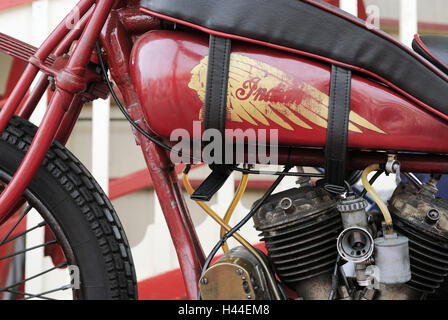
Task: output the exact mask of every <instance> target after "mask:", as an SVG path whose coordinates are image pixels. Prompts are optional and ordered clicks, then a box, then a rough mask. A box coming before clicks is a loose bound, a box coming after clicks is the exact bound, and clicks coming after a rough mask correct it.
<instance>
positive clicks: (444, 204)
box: [389, 184, 448, 294]
mask: <svg viewBox="0 0 448 320" xmlns="http://www.w3.org/2000/svg"><path fill="white" fill-rule="evenodd" d="M433 192H434V191H432V192H431V191H430V190H428V189H425V188H422V189H421V190H416V189H415V187H414V186H412V185H409V184H401V185H399V186H398V187H397V189H396V190H395V192H394V194H393V196H392V198H391V199H390V201H389V207H390V210H391V213H392V216H393V219H394V228H395V229H396V231H398V232H399V233H400V234H401V235H403V236H406V237H408V238H409V258H410V262H411V273H412V278H411V280H410V281H409V282H408V286H410V287H412V288H414V289H416V290H418V291H420V292H423V293H427V294H442V293H443V291H444V290H446V289H445V287H446V283H447V282H448V201H447V200H445V199H441V198H435V197H434V194H433Z"/></svg>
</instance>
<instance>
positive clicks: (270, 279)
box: [182, 167, 284, 296]
mask: <svg viewBox="0 0 448 320" xmlns="http://www.w3.org/2000/svg"><path fill="white" fill-rule="evenodd" d="M189 170H190V168H189V167H186V168H185V170H184V172H183V174H182V181H183V183H184V186H185V189H186V190H187V192H188V193H189V194H190V195H191V194H193V192H194V189H193V187H192V186H191V184H190V181H189V180H188V171H189ZM196 203H197V204H198V205H199V206H200V207H201V208H202V209H204V211H205V212H206V213H207V214H208V215H209V216H210V217H211V218H212V219H213V220H215V221H216V222H217V223H218V224H219V225H220V226H221V228H224V229H225V230H226V231H230V230H231V229H232V228H231V227H230V226H229V225H228V224H227V223H226V222H224V221H223V220H222V219H221V218H220V217H219V215H218V214H217V213H216V212H215V211H213V210H212V208H210V207H209V206H208V205H207V204H206V203H204V202H202V201H196ZM232 236H233V237H234V238H235V239H236V240H237V241H238V242H239V243H241V245H242V246H243V247H245V248H246V249H247V251H249V252H250V253H251V254H252V255H253V256H254V257H255V258H256V259H257V260H258V262H259V263H260V265H261V267H262V268H263V271H264V273H265V275H266V280H267V282H268V284H269V286H270V287H271V288H272V289H273V292H275V291H276V290H277V283H276V280H275V277H274V276H273V275H272V273H271V270H270V269H269V266H268V265H267V264H266V261H265V260H264V259H263V257H262V256H261V254H260V253H259V252H258V251H257V249H255V248H254V247H253V246H252V245H251V244H250V243H249V242H248V241H247V240H245V239H244V238H243V237H242V236H240V235H239V234H238V233H237V232H235V233H234V234H233V235H232ZM277 294H279V293H277ZM280 294H282V295H283V296H284V294H283V293H281V292H280Z"/></svg>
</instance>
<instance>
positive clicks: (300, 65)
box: [131, 31, 448, 153]
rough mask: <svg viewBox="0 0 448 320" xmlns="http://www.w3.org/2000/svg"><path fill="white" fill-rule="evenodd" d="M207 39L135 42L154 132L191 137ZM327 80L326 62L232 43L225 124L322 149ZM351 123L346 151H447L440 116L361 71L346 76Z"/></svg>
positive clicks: (141, 92)
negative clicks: (271, 131) (273, 132)
mask: <svg viewBox="0 0 448 320" xmlns="http://www.w3.org/2000/svg"><path fill="white" fill-rule="evenodd" d="M208 41H209V40H208V37H207V36H206V35H203V34H200V33H188V32H178V31H151V32H148V33H147V34H145V35H143V36H142V37H141V38H140V39H139V40H138V41H137V43H136V44H135V46H134V48H133V52H132V58H131V59H132V60H131V73H132V80H133V83H134V86H135V89H136V92H137V95H138V98H139V101H140V103H141V105H142V107H143V111H144V115H145V118H146V121H147V122H148V124H149V126H150V128H151V129H152V130H153V131H154V132H155V133H156V134H158V135H160V136H162V137H169V136H170V134H171V133H172V131H173V130H175V129H179V128H182V129H186V130H188V132H189V133H190V135H193V134H194V132H193V122H194V121H201V120H202V115H203V105H204V99H205V85H206V78H207V63H208ZM378 63H381V61H378ZM329 84H330V66H329V65H328V64H326V63H323V62H320V61H317V60H311V59H309V58H305V57H302V56H298V55H293V54H290V53H286V52H282V51H277V50H274V49H270V48H266V47H262V46H256V45H252V44H247V43H244V42H237V41H233V42H232V54H231V59H230V71H229V85H228V97H227V115H226V129H242V130H246V129H255V131H256V132H257V129H267V130H269V129H277V130H278V141H279V144H280V145H288V146H299V147H323V146H324V145H325V140H326V128H327V118H328V105H329ZM349 120H350V122H349V137H348V144H349V148H352V149H363V150H366V149H368V150H385V151H418V152H432V153H446V152H448V139H447V138H446V137H448V123H447V122H446V121H445V120H443V119H441V118H439V117H438V116H436V115H435V114H432V113H430V112H429V111H426V110H424V109H423V108H421V107H419V106H418V105H416V104H414V103H412V102H411V101H409V100H408V99H406V98H405V97H403V96H401V95H400V94H399V93H397V92H395V91H393V90H391V89H390V88H388V87H387V86H385V85H383V84H381V83H378V82H376V81H375V80H372V79H369V78H367V77H364V76H363V75H362V74H357V73H355V74H354V75H353V78H352V95H351V112H350V119H349ZM196 131H197V130H196ZM196 133H197V132H196ZM268 137H269V136H268Z"/></svg>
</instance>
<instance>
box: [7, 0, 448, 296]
mask: <svg viewBox="0 0 448 320" xmlns="http://www.w3.org/2000/svg"><path fill="white" fill-rule="evenodd" d="M139 3H140V1H139V0H128V1H125V0H102V1H95V0H81V1H80V2H79V3H78V5H77V6H76V7H75V9H73V11H72V12H70V13H69V15H67V17H66V18H65V19H64V20H63V21H62V22H61V23H60V24H59V25H58V26H57V27H56V29H55V30H54V31H53V32H52V33H51V35H50V36H49V37H48V38H47V39H46V40H45V42H44V43H43V44H42V45H41V47H40V48H39V49H37V50H36V49H35V48H32V47H31V46H29V45H26V44H24V43H21V42H19V41H17V40H15V39H12V38H9V37H7V36H4V35H1V34H0V50H2V51H5V52H6V53H8V54H10V55H12V56H14V57H16V58H20V59H22V60H24V61H27V62H28V65H27V67H26V69H25V71H24V72H23V75H22V76H21V78H20V80H19V81H18V83H17V85H16V86H15V88H14V90H13V91H12V93H11V95H10V96H9V98H8V99H7V101H6V103H5V105H4V107H3V109H2V111H1V112H0V133H1V132H3V130H4V129H5V127H6V126H7V124H8V122H9V120H10V119H11V117H12V116H13V115H14V114H15V113H16V114H18V115H19V116H21V117H23V118H25V119H28V118H29V117H30V115H31V114H32V112H33V111H34V109H35V108H36V105H37V103H38V101H39V100H40V98H41V97H42V95H43V93H44V92H45V91H46V90H47V88H48V87H49V86H50V87H51V89H52V90H53V91H54V93H53V94H52V97H51V100H50V103H49V106H48V109H47V111H46V113H45V116H44V118H43V120H42V123H41V125H40V127H39V129H38V131H37V133H36V135H35V137H34V140H33V142H32V144H31V147H30V148H29V150H28V152H27V154H26V156H25V158H24V160H23V162H22V164H21V165H20V167H19V168H18V170H17V172H16V173H15V175H14V177H13V179H12V180H11V182H10V183H9V185H8V186H7V188H6V189H5V191H4V192H3V193H2V195H1V197H0V223H4V222H5V221H6V220H7V219H8V217H10V215H11V212H12V210H11V208H14V206H15V204H16V203H17V202H18V201H19V199H20V196H21V194H22V193H23V191H24V190H25V189H26V188H27V186H28V184H29V183H30V181H31V180H32V178H33V176H34V174H35V173H36V171H37V169H38V168H39V166H40V165H41V162H42V160H43V158H44V156H45V154H46V153H47V151H48V149H49V147H50V145H51V143H52V141H53V140H54V139H57V140H59V141H60V142H61V143H65V142H66V141H67V139H68V137H69V136H70V134H71V132H72V129H73V127H74V124H75V123H76V121H77V119H78V115H79V113H80V111H81V109H82V106H83V105H84V104H85V103H86V102H87V101H90V100H93V99H95V98H104V97H105V96H106V95H107V93H106V92H107V88H106V87H105V84H104V82H103V80H102V76H101V74H100V72H98V68H97V66H96V68H95V65H94V64H95V63H97V62H98V60H97V56H96V50H95V44H96V41H97V40H98V39H99V40H100V43H101V47H102V52H101V54H103V55H104V57H105V58H106V61H107V64H108V66H109V69H110V74H111V76H112V78H113V79H114V81H115V83H116V85H117V87H118V89H119V90H120V92H121V95H122V97H123V100H124V102H125V105H126V106H127V109H128V112H129V114H130V116H131V117H132V118H133V119H135V120H136V122H137V123H138V124H139V125H140V127H142V128H143V129H144V130H146V131H149V127H148V126H147V124H146V122H145V120H144V116H143V110H142V107H141V105H140V103H139V101H138V99H137V95H136V92H135V90H134V86H133V84H132V81H131V80H130V79H131V75H130V66H129V59H130V53H131V49H132V46H133V43H134V42H135V40H136V39H137V38H138V36H139V35H141V34H143V33H145V32H147V31H149V30H154V29H161V23H162V22H161V20H159V19H158V18H155V17H153V16H150V15H148V14H146V13H144V12H143V11H141V10H140V4H139ZM78 14H79V16H80V17H81V20H80V21H79V23H78V24H77V26H76V28H75V29H68V28H67V26H66V25H67V24H68V23H70V22H71V21H72V20H73V17H75V16H77V15H78ZM69 51H71V54H70V55H68V52H69ZM91 62H93V63H91ZM39 71H41V72H43V74H44V75H43V76H42V77H41V78H40V79H39V80H38V82H37V85H36V86H35V87H34V89H33V90H32V91H31V92H30V94H29V95H26V94H27V92H28V89H29V88H30V85H31V83H32V82H33V80H34V78H35V77H36V76H37V74H38V72H39ZM134 134H135V139H136V141H137V143H138V144H139V145H140V146H141V148H142V151H143V154H144V157H145V160H146V163H147V167H148V170H149V172H150V175H151V178H152V180H153V182H154V188H155V191H156V192H157V195H158V197H159V200H160V204H161V207H162V210H163V212H164V215H165V219H166V222H167V225H168V227H169V231H170V234H171V237H172V240H173V243H174V246H175V248H176V252H177V255H178V259H179V263H180V267H181V270H182V274H183V278H184V283H185V288H186V291H187V296H188V298H189V299H196V297H197V294H198V280H199V277H200V274H201V270H202V267H203V264H204V261H205V256H204V252H203V250H202V247H201V245H200V242H199V239H198V237H197V235H196V232H195V229H194V226H193V223H192V220H191V218H190V215H189V212H188V208H187V206H186V203H185V201H184V198H183V195H182V191H181V188H180V186H179V182H178V176H177V173H176V171H175V170H174V164H173V163H171V161H170V159H169V155H168V154H167V152H166V151H165V150H163V149H162V148H160V147H159V146H157V145H155V144H154V143H152V142H151V141H149V140H148V139H146V138H144V137H143V135H141V134H140V133H139V132H137V131H134ZM288 152H289V151H288ZM286 156H287V157H288V160H289V163H290V164H292V165H302V166H317V167H319V166H320V167H321V166H322V165H323V163H324V153H323V151H321V150H310V149H294V151H293V152H291V153H289V154H287V155H285V154H282V152H281V150H280V155H279V162H280V163H281V162H282V160H281V159H282V157H286ZM347 159H349V160H348V164H347V165H348V169H363V168H365V167H367V166H368V165H370V164H372V163H378V162H385V161H386V155H385V154H384V153H375V152H362V151H356V152H351V153H350V155H349V156H348V157H347ZM400 162H401V168H402V170H403V171H414V172H434V173H436V172H437V173H447V172H448V157H446V156H444V155H422V154H407V155H403V156H400Z"/></svg>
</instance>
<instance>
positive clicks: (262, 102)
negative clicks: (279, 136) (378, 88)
mask: <svg viewBox="0 0 448 320" xmlns="http://www.w3.org/2000/svg"><path fill="white" fill-rule="evenodd" d="M207 64H208V56H206V57H204V58H203V59H202V60H201V61H200V63H199V64H198V65H197V66H196V67H194V68H193V69H192V71H191V80H190V82H189V84H188V87H189V88H190V89H193V90H194V91H196V93H197V94H198V97H199V99H200V100H201V101H202V102H204V101H205V88H206V80H207ZM329 100H330V98H329V96H328V95H327V94H326V93H324V92H322V91H320V90H318V89H317V88H315V87H313V86H312V85H311V84H308V83H306V82H299V81H297V80H296V79H295V78H294V77H293V76H292V75H290V74H288V73H287V72H284V71H282V70H280V69H278V68H275V67H273V66H270V65H268V64H267V63H264V62H261V61H257V60H255V59H252V58H249V57H247V56H244V55H241V54H235V53H232V54H231V57H230V69H229V85H228V92H227V114H226V118H227V120H230V121H234V122H248V123H250V124H252V125H254V126H258V125H260V124H262V125H264V126H271V124H272V123H275V124H276V125H278V126H280V127H282V128H285V129H287V130H291V131H294V130H295V128H297V127H300V128H304V129H307V130H312V129H313V128H314V127H315V126H319V127H321V128H327V124H328V122H327V119H328V106H329ZM202 115H203V108H201V110H200V115H199V118H200V119H202ZM363 129H368V130H371V131H374V132H377V133H380V134H386V133H385V132H384V131H383V130H381V129H380V128H378V127H377V126H375V125H374V124H372V123H371V122H369V121H368V120H367V119H365V118H363V117H362V116H360V115H359V114H357V113H356V112H354V111H350V118H349V130H350V131H352V132H357V133H362V132H363V131H362V130H363Z"/></svg>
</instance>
